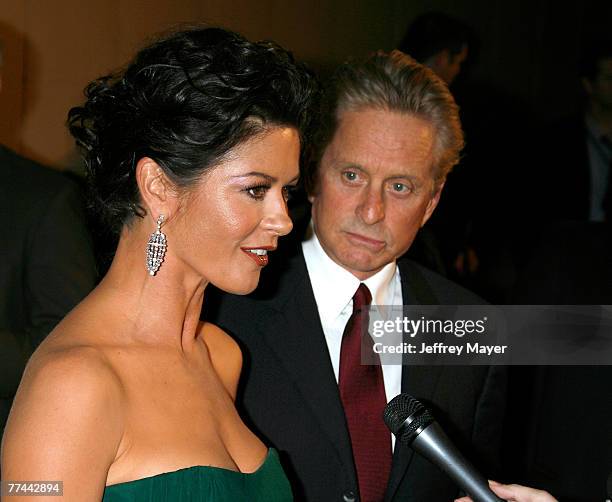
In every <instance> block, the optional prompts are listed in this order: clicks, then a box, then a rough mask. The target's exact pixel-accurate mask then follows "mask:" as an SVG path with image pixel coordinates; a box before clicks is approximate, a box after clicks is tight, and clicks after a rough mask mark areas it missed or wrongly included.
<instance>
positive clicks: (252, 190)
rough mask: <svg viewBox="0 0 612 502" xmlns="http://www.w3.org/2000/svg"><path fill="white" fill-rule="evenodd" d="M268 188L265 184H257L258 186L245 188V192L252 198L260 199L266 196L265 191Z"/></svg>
mask: <svg viewBox="0 0 612 502" xmlns="http://www.w3.org/2000/svg"><path fill="white" fill-rule="evenodd" d="M268 188H270V187H269V186H266V185H258V186H254V187H249V188H247V189H246V192H247V193H248V194H249V196H250V197H252V198H253V199H256V200H262V199H263V198H264V197H265V196H266V192H267V191H268Z"/></svg>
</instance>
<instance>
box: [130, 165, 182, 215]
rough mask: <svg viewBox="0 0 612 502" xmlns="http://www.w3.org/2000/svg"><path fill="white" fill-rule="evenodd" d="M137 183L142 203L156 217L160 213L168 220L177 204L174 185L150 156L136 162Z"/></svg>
mask: <svg viewBox="0 0 612 502" xmlns="http://www.w3.org/2000/svg"><path fill="white" fill-rule="evenodd" d="M136 183H137V184H138V189H139V191H140V197H141V199H142V204H143V206H144V207H145V209H146V210H147V213H148V214H150V215H151V216H152V217H153V218H154V219H156V218H157V217H158V216H159V215H160V214H163V215H164V216H165V217H166V221H167V220H168V217H169V215H170V213H171V212H173V210H174V205H175V198H176V197H175V192H174V187H173V186H172V184H171V183H170V180H169V179H168V177H167V176H166V175H165V173H164V171H163V170H162V168H161V167H159V164H158V163H157V162H155V161H154V160H153V159H151V158H149V157H143V158H141V159H140V160H139V161H138V163H137V164H136Z"/></svg>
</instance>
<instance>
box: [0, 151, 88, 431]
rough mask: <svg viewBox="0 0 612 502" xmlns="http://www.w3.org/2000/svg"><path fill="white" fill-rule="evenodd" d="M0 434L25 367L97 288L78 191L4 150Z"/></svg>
mask: <svg viewBox="0 0 612 502" xmlns="http://www.w3.org/2000/svg"><path fill="white" fill-rule="evenodd" d="M0 225H1V227H2V233H3V236H4V242H3V244H2V245H1V246H0V435H1V434H2V429H3V427H4V422H5V420H6V417H7V416H8V411H9V408H10V405H11V402H12V397H13V395H14V394H15V390H16V389H17V385H18V384H19V380H20V379H21V374H22V372H23V369H24V366H25V363H26V361H27V359H28V357H29V356H30V354H31V353H32V351H33V350H34V349H35V348H36V346H37V345H38V344H39V343H40V342H41V341H42V340H43V339H44V338H45V336H47V334H48V333H49V332H50V331H51V330H52V329H53V328H54V327H55V325H56V324H57V323H58V322H59V321H60V320H61V319H62V318H63V317H64V316H65V315H66V314H67V313H68V311H70V309H72V308H73V307H74V306H75V305H76V304H77V303H78V302H79V301H80V300H81V299H82V298H83V297H84V296H85V295H86V294H87V293H88V292H89V291H90V290H91V289H92V288H93V286H94V284H95V280H96V268H95V262H94V258H93V252H92V249H91V242H90V238H89V234H88V231H87V228H86V225H85V221H84V216H83V208H82V199H81V194H80V190H79V188H78V186H77V185H76V183H74V182H72V181H71V180H70V179H68V178H67V177H65V176H64V175H62V174H61V173H59V172H57V171H53V170H52V169H47V168H45V167H42V166H40V165H38V164H36V163H34V162H32V161H30V160H27V159H25V158H23V157H20V156H19V155H17V154H16V153H14V152H12V151H10V150H8V149H6V148H4V147H2V146H0Z"/></svg>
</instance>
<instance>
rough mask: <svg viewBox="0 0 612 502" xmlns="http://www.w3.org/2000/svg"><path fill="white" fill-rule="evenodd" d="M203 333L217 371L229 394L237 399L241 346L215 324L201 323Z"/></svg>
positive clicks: (240, 368) (240, 367)
mask: <svg viewBox="0 0 612 502" xmlns="http://www.w3.org/2000/svg"><path fill="white" fill-rule="evenodd" d="M201 333H202V337H203V339H204V342H205V343H206V346H207V347H208V352H209V354H210V359H211V361H212V364H213V367H214V368H215V371H216V372H217V374H218V375H219V378H221V381H222V382H223V385H224V386H225V388H226V389H227V391H228V392H229V394H230V395H231V396H232V398H233V399H235V398H236V391H237V389H238V381H239V380H240V372H241V371H242V351H241V350H240V346H239V345H238V343H237V342H236V340H234V339H233V338H232V337H231V336H229V335H228V334H227V333H226V332H225V331H223V330H222V329H221V328H219V327H218V326H216V325H214V324H211V323H208V322H207V323H201Z"/></svg>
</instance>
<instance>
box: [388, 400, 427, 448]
mask: <svg viewBox="0 0 612 502" xmlns="http://www.w3.org/2000/svg"><path fill="white" fill-rule="evenodd" d="M383 419H384V421H385V423H386V424H387V427H388V428H389V430H391V432H392V433H393V434H394V435H395V437H396V438H397V439H398V440H399V441H401V442H402V443H405V444H410V443H412V441H413V440H414V438H415V437H417V436H418V435H419V433H420V432H421V431H422V430H423V429H424V428H425V427H427V426H428V425H430V424H431V423H432V422H433V421H434V418H433V416H432V415H431V413H430V412H429V410H428V409H427V408H425V406H423V405H422V404H421V403H420V402H419V401H418V400H417V399H415V398H414V397H412V396H410V395H409V394H399V395H397V396H395V397H394V398H393V399H391V401H389V403H387V406H385V411H384V413H383Z"/></svg>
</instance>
